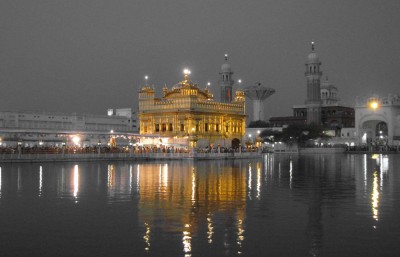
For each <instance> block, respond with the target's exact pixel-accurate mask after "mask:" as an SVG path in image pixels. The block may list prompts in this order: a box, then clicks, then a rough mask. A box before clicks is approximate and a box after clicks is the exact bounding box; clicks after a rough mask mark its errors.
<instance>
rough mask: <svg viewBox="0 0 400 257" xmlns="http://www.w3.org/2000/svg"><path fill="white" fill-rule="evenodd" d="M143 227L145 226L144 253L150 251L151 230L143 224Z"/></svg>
mask: <svg viewBox="0 0 400 257" xmlns="http://www.w3.org/2000/svg"><path fill="white" fill-rule="evenodd" d="M144 226H145V228H146V232H145V234H144V236H143V239H144V243H145V247H144V249H145V250H146V251H149V250H150V233H151V230H150V226H149V224H147V223H144Z"/></svg>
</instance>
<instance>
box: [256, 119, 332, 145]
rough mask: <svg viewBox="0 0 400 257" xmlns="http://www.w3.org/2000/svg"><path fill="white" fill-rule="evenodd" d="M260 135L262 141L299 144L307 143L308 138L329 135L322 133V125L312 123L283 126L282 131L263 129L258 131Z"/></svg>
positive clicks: (313, 138)
mask: <svg viewBox="0 0 400 257" xmlns="http://www.w3.org/2000/svg"><path fill="white" fill-rule="evenodd" d="M260 137H261V138H263V140H264V142H271V143H274V142H284V143H286V144H293V143H297V144H298V145H300V146H305V145H307V143H309V142H310V140H316V139H322V140H326V139H327V138H329V136H327V135H326V134H325V133H324V129H323V127H322V126H318V125H314V124H311V125H297V124H293V125H289V126H288V127H286V128H284V129H283V130H282V131H273V130H263V131H262V132H261V133H260ZM312 143H314V142H312Z"/></svg>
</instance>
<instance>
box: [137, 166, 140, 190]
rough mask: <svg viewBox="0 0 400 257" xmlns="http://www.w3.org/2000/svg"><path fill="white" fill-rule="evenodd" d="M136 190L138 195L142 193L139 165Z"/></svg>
mask: <svg viewBox="0 0 400 257" xmlns="http://www.w3.org/2000/svg"><path fill="white" fill-rule="evenodd" d="M136 190H137V192H138V193H139V192H140V164H138V165H137V174H136Z"/></svg>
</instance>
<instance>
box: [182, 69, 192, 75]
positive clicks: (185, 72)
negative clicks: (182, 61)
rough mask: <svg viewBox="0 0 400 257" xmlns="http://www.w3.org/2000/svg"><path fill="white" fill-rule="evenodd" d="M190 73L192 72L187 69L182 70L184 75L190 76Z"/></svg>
mask: <svg viewBox="0 0 400 257" xmlns="http://www.w3.org/2000/svg"><path fill="white" fill-rule="evenodd" d="M190 73H192V72H191V71H190V70H189V69H184V70H183V74H185V75H190Z"/></svg>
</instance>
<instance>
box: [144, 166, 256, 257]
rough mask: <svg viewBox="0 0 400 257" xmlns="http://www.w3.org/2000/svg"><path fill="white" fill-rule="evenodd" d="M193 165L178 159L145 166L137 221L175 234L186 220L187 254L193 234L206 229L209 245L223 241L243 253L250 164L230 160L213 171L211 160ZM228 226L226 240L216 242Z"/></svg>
mask: <svg viewBox="0 0 400 257" xmlns="http://www.w3.org/2000/svg"><path fill="white" fill-rule="evenodd" d="M195 164H196V165H195ZM195 164H190V165H188V166H189V168H188V167H187V166H184V165H180V164H179V163H177V162H171V163H167V164H151V163H149V164H146V165H143V164H141V165H140V185H139V186H140V198H139V210H140V212H139V214H138V215H139V219H140V220H142V222H143V223H146V224H148V226H150V227H154V226H158V227H159V229H162V230H163V231H164V232H168V231H170V232H171V233H174V232H175V231H176V224H182V225H181V226H182V227H181V232H180V233H181V242H182V247H183V248H182V250H183V253H184V254H185V256H191V255H192V253H193V245H192V240H193V236H194V235H196V236H200V235H199V233H204V235H203V236H204V237H205V238H206V239H207V242H208V244H213V245H214V243H218V244H221V243H223V245H225V248H227V249H228V250H234V249H233V248H235V249H236V248H237V249H236V250H235V251H239V248H241V247H242V242H243V241H244V239H245V235H244V233H245V228H244V219H245V205H246V186H247V185H246V167H251V165H246V166H243V168H241V166H240V165H238V164H232V166H224V167H223V168H221V169H217V170H211V167H210V165H212V162H200V163H195ZM254 164H255V163H253V165H254ZM214 165H215V164H214ZM255 166H256V165H255ZM260 167H261V166H260ZM156 170H157V172H156ZM170 170H171V172H169V171H170ZM259 174H261V168H260V171H259ZM258 180H259V181H261V178H260V179H258ZM260 183H261V182H260ZM260 186H261V185H259V187H260ZM199 203H201V204H199ZM216 217H223V218H222V220H224V221H225V222H226V223H221V222H220V223H218V224H219V227H216V223H215V222H214V219H215V218H216ZM161 221H162V222H161ZM174 224H175V225H174ZM227 228H229V229H228V230H227V232H229V236H228V237H227V238H224V240H228V242H221V241H220V240H221V239H220V238H219V239H218V240H215V236H216V235H217V234H218V233H219V232H218V231H220V229H223V230H225V229H227ZM203 231H204V232H203ZM232 235H235V236H234V237H232ZM146 247H147V246H146Z"/></svg>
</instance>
